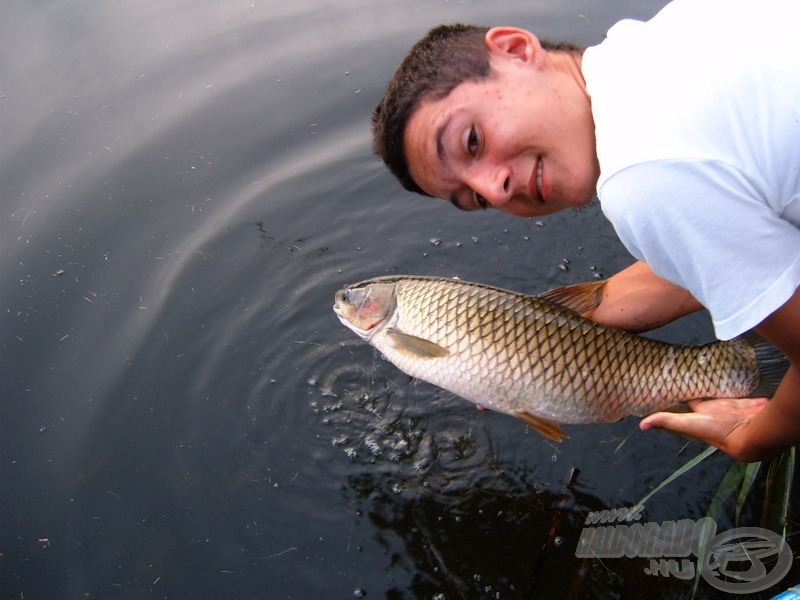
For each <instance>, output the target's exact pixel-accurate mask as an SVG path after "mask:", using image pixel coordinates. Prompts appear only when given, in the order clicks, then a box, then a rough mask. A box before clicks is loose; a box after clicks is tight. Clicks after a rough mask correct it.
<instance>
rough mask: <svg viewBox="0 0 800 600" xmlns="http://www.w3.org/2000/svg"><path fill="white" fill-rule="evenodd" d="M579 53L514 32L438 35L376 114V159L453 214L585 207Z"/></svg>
mask: <svg viewBox="0 0 800 600" xmlns="http://www.w3.org/2000/svg"><path fill="white" fill-rule="evenodd" d="M580 56H581V51H580V49H579V48H577V47H576V46H572V45H569V44H550V43H547V42H540V41H539V40H538V38H536V36H534V35H533V34H532V33H530V32H527V31H525V30H521V29H516V28H507V27H505V28H493V29H488V28H485V27H476V26H467V25H453V26H441V27H437V28H435V29H433V30H431V31H430V32H429V33H428V35H427V36H426V37H425V38H423V39H422V40H420V41H419V42H418V43H417V44H416V45H415V46H414V47H413V48H412V49H411V51H410V52H409V54H408V56H407V57H406V59H405V60H404V61H403V63H402V64H401V66H400V68H399V69H398V70H397V72H396V73H395V75H394V77H393V78H392V81H391V83H390V84H389V87H388V89H387V91H386V95H385V96H384V99H383V100H382V101H381V102H380V103H379V105H378V106H377V108H376V109H375V112H374V114H373V135H374V147H375V151H376V153H377V154H379V155H380V156H381V157H382V158H383V159H384V161H385V162H386V164H387V166H388V167H389V169H390V170H391V171H392V173H394V175H395V176H396V177H397V178H398V179H399V180H400V182H401V183H402V185H403V186H404V187H405V188H406V189H408V190H411V191H415V192H419V193H422V194H426V195H431V196H438V197H442V198H446V199H449V200H450V201H451V202H452V203H453V204H454V205H456V206H457V207H459V208H464V209H467V210H470V209H472V208H478V207H481V208H485V207H489V206H491V207H494V208H499V209H501V210H504V211H505V212H509V213H511V214H517V215H533V214H544V213H548V212H553V211H554V210H559V209H560V208H564V207H566V206H575V205H582V204H585V203H586V202H588V201H589V200H590V199H591V197H592V196H593V194H594V184H595V183H596V179H597V172H596V171H597V166H596V156H595V154H594V124H593V121H592V118H591V105H590V103H589V99H588V96H587V95H586V93H585V86H584V85H583V79H582V76H581V74H580ZM490 166H491V167H492V169H491V173H490V169H489V167H490ZM501 171H502V172H501ZM490 179H492V180H493V181H490ZM494 183H496V184H497V185H494ZM493 185H494V187H492V186H493ZM495 193H496V194H495ZM512 200H513V201H512Z"/></svg>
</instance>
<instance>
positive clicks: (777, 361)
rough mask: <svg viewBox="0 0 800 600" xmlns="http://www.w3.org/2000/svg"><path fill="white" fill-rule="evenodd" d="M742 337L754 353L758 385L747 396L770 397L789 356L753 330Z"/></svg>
mask: <svg viewBox="0 0 800 600" xmlns="http://www.w3.org/2000/svg"><path fill="white" fill-rule="evenodd" d="M744 339H745V341H746V342H747V343H748V344H750V345H751V346H752V347H753V350H754V351H755V353H756V362H757V363H758V374H759V380H758V385H757V386H756V388H755V389H754V390H753V391H752V392H750V394H749V396H750V397H751V398H761V397H766V398H772V396H773V395H774V394H775V390H777V389H778V386H779V385H780V383H781V380H782V379H783V376H784V375H785V374H786V371H787V369H788V368H789V364H790V362H789V358H788V357H787V356H786V355H785V354H784V353H783V352H781V351H780V350H779V349H778V348H777V347H776V346H774V345H773V344H771V343H770V342H768V341H767V340H765V339H764V338H762V337H761V336H760V335H758V334H757V333H755V332H750V333H748V334H747V335H746V336H745V337H744Z"/></svg>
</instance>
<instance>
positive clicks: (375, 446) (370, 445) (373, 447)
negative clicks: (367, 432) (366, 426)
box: [364, 437, 382, 456]
mask: <svg viewBox="0 0 800 600" xmlns="http://www.w3.org/2000/svg"><path fill="white" fill-rule="evenodd" d="M364 445H365V446H366V447H367V450H369V451H370V452H371V453H372V455H373V456H380V455H381V454H382V451H381V445H380V444H379V443H378V442H377V441H375V438H372V437H366V438H364Z"/></svg>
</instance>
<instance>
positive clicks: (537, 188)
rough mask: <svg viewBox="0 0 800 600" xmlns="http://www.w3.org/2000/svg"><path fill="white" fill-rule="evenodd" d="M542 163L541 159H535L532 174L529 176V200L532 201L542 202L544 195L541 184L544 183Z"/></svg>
mask: <svg viewBox="0 0 800 600" xmlns="http://www.w3.org/2000/svg"><path fill="white" fill-rule="evenodd" d="M543 169H544V167H543V165H542V159H541V158H540V159H539V160H537V161H536V169H534V171H533V176H532V177H531V179H532V182H531V184H532V185H531V188H532V189H531V191H530V193H531V200H533V202H534V203H537V204H538V203H541V202H544V197H543V196H542V185H544V174H543Z"/></svg>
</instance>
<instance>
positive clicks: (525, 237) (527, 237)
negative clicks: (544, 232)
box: [522, 235, 531, 242]
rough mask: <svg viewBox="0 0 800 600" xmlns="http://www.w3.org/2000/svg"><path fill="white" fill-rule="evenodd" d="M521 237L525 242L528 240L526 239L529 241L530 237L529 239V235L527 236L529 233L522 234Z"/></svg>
mask: <svg viewBox="0 0 800 600" xmlns="http://www.w3.org/2000/svg"><path fill="white" fill-rule="evenodd" d="M522 239H523V240H525V241H526V242H528V241H530V239H531V236H529V235H523V236H522Z"/></svg>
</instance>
